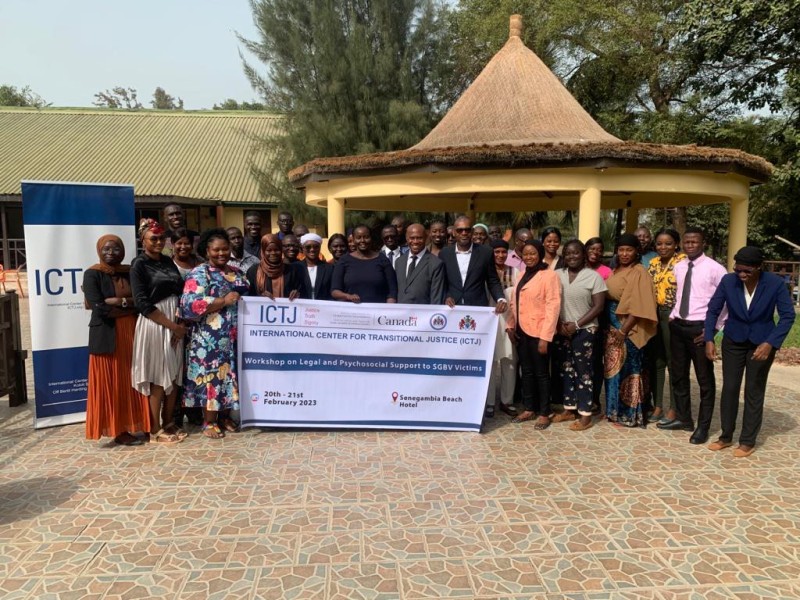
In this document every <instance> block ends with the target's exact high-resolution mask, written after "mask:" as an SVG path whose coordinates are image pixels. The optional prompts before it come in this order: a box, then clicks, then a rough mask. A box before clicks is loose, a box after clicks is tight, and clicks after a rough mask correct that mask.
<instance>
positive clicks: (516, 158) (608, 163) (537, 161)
mask: <svg viewBox="0 0 800 600" xmlns="http://www.w3.org/2000/svg"><path fill="white" fill-rule="evenodd" d="M521 31H522V17H520V16H519V15H513V16H512V17H511V35H510V36H509V40H508V42H506V44H505V46H503V48H502V49H501V50H500V51H499V52H498V53H497V54H496V55H495V56H494V57H493V58H492V60H490V61H489V63H488V64H487V65H486V67H485V68H484V69H483V71H482V72H481V74H480V75H478V77H477V79H475V81H474V82H473V83H472V85H471V86H470V87H469V88H468V89H467V91H466V92H464V94H463V95H462V96H461V98H459V100H458V101H457V102H456V103H455V105H454V106H453V108H451V109H450V111H449V112H448V113H447V115H445V117H444V118H443V119H442V120H441V122H440V123H439V124H438V125H437V126H436V127H435V128H434V129H433V130H432V131H431V132H430V133H429V134H428V135H427V136H426V137H425V139H423V140H422V141H421V142H419V143H418V144H417V145H416V146H413V147H411V148H409V149H407V150H399V151H395V152H376V153H373V154H361V155H356V156H336V157H327V158H316V159H314V160H311V161H309V162H307V163H305V164H303V165H300V166H299V167H296V168H295V169H292V170H291V171H289V173H288V175H289V181H291V182H292V183H293V184H294V185H295V187H299V188H302V187H304V186H305V184H306V183H307V182H313V181H325V180H329V179H331V178H338V177H355V176H375V175H387V174H390V173H399V172H410V171H430V172H436V171H439V170H472V169H474V170H480V169H509V168H510V169H521V168H544V167H556V168H572V167H593V168H603V169H605V168H610V167H642V168H656V169H690V170H707V171H713V172H718V173H727V172H730V173H736V174H738V175H741V176H743V177H746V178H748V179H750V181H751V182H752V183H758V182H763V181H766V180H767V179H769V177H770V175H771V174H772V171H773V166H772V165H771V164H770V163H769V162H767V161H766V160H764V159H763V158H761V157H760V156H754V155H752V154H748V153H746V152H742V151H741V150H736V149H732V148H710V147H703V146H696V145H694V144H691V145H683V146H677V145H669V144H648V143H641V142H630V141H622V140H620V139H618V138H616V137H614V136H613V135H611V134H610V133H608V132H607V131H605V130H604V129H603V128H602V127H600V125H598V124H597V122H596V121H595V120H594V119H593V118H592V117H591V116H590V115H589V113H587V112H586V111H585V110H584V109H583V107H582V106H581V105H580V104H579V103H578V101H577V100H575V98H574V97H573V96H572V94H570V93H569V91H568V90H567V88H565V87H564V85H563V84H562V83H561V81H560V80H559V79H558V77H556V76H555V74H554V73H553V72H552V71H550V69H548V68H547V66H546V65H545V64H544V63H543V62H542V61H541V60H540V59H539V57H538V56H536V54H534V53H533V52H532V51H531V50H529V49H528V48H527V47H526V46H525V44H523V42H522V39H521V38H520V35H521Z"/></svg>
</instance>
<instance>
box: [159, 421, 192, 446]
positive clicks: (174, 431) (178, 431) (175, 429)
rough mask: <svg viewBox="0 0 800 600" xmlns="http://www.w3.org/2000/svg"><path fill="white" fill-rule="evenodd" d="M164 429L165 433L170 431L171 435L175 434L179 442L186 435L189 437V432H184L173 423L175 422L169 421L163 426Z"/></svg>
mask: <svg viewBox="0 0 800 600" xmlns="http://www.w3.org/2000/svg"><path fill="white" fill-rule="evenodd" d="M164 431H165V432H166V433H171V434H172V435H175V436H177V437H178V440H180V441H181V442H182V441H183V440H185V439H186V438H187V437H189V434H188V433H186V432H185V431H184V430H183V429H181V428H180V427H178V426H177V425H175V423H170V424H169V425H167V426H166V427H164Z"/></svg>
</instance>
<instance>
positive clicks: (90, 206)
mask: <svg viewBox="0 0 800 600" xmlns="http://www.w3.org/2000/svg"><path fill="white" fill-rule="evenodd" d="M22 216H23V223H24V228H25V248H26V252H27V263H28V264H27V266H28V285H29V289H30V314H31V348H32V350H33V376H34V382H35V383H34V387H35V395H36V412H35V417H34V427H36V428H41V427H49V426H53V425H66V424H69V423H79V422H81V421H83V420H85V418H86V396H87V383H88V381H87V378H88V369H89V351H88V348H87V344H88V339H89V317H90V312H89V311H88V310H86V309H85V307H84V304H83V291H82V290H81V282H82V281H83V271H84V269H85V268H86V267H88V266H89V265H92V264H94V263H96V262H97V254H96V249H95V244H94V241H95V240H96V239H97V238H99V237H100V236H101V235H104V234H107V233H110V234H114V235H118V236H119V237H120V238H122V240H123V242H124V244H125V247H126V248H129V252H130V256H131V257H132V255H133V253H134V249H135V248H136V236H135V231H134V226H133V223H134V218H135V216H134V204H133V186H130V185H114V184H94V183H68V182H50V181H23V182H22Z"/></svg>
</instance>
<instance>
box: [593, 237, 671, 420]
mask: <svg viewBox="0 0 800 600" xmlns="http://www.w3.org/2000/svg"><path fill="white" fill-rule="evenodd" d="M639 247H640V246H639V240H638V239H637V237H636V236H635V235H633V234H631V233H626V234H624V235H622V236H621V237H620V238H619V240H618V241H617V266H616V267H615V268H614V271H613V272H612V273H611V276H610V277H609V278H608V279H607V280H606V285H607V286H608V298H607V300H606V312H607V314H608V320H609V328H608V333H607V334H606V347H605V381H606V416H607V417H608V420H609V421H611V422H613V423H616V424H619V425H623V426H627V427H644V426H645V424H646V418H645V414H646V413H645V407H644V404H645V402H646V399H647V393H648V389H649V382H648V374H647V363H646V360H645V357H644V347H645V345H646V344H647V342H648V341H649V340H650V338H652V337H653V336H654V335H655V334H656V328H657V326H658V313H657V311H656V297H655V292H654V291H653V282H652V280H651V279H650V275H649V274H648V273H647V271H646V270H645V268H644V267H643V266H642V265H641V263H640V262H639Z"/></svg>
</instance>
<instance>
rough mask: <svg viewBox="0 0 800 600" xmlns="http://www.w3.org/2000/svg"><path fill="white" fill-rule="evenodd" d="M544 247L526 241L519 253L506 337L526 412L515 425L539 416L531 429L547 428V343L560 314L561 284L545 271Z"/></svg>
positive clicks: (548, 392) (548, 373) (515, 421)
mask: <svg viewBox="0 0 800 600" xmlns="http://www.w3.org/2000/svg"><path fill="white" fill-rule="evenodd" d="M543 258H544V247H543V246H542V244H541V242H539V241H538V240H529V241H528V242H526V243H525V246H524V248H523V249H522V262H524V263H525V273H524V274H523V275H522V276H521V277H520V279H519V281H518V282H517V285H516V287H515V288H514V292H513V293H512V294H511V305H510V311H509V312H510V314H509V316H508V319H507V326H506V333H508V336H509V337H510V338H511V341H512V342H513V343H515V344H516V345H517V351H518V354H519V363H520V368H521V371H522V377H521V379H522V403H523V405H524V407H525V411H524V412H522V413H520V415H519V416H518V417H517V418H515V419H514V423H522V422H523V421H530V420H531V419H533V418H534V417H535V416H536V414H537V413H538V415H539V418H538V419H537V421H536V425H535V426H534V429H538V430H542V429H547V428H548V427H549V426H550V417H551V413H550V342H552V341H553V336H554V335H555V332H556V325H557V323H558V315H559V313H560V311H561V284H560V283H559V280H558V275H556V273H555V271H552V270H550V269H548V267H547V263H545V262H544V261H543V260H542V259H543Z"/></svg>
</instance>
